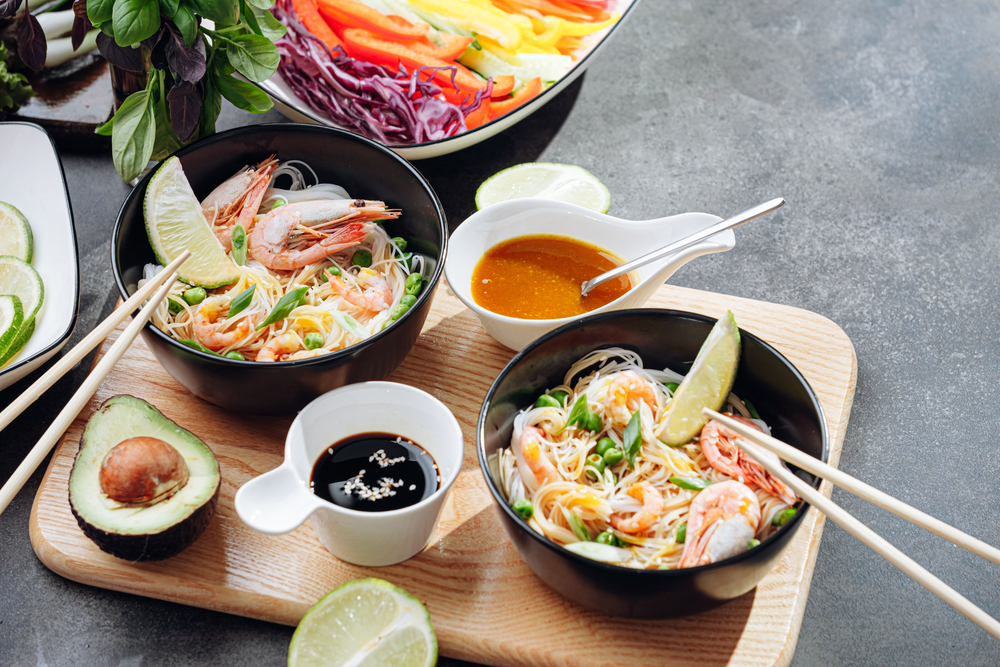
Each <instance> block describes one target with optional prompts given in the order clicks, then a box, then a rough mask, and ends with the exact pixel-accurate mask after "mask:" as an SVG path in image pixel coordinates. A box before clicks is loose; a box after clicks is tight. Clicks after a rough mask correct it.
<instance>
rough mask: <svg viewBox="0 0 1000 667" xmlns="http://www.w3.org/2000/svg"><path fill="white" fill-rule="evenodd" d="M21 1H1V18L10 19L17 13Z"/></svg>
mask: <svg viewBox="0 0 1000 667" xmlns="http://www.w3.org/2000/svg"><path fill="white" fill-rule="evenodd" d="M20 6H21V0H0V18H8V17H11V16H13V15H14V14H16V13H17V9H18V7H20Z"/></svg>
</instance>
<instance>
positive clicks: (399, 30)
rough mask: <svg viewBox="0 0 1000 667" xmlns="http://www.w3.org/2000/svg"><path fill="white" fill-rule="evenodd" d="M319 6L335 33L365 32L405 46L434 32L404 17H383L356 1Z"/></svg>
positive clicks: (325, 1) (324, 0) (330, 0)
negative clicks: (358, 30) (347, 31)
mask: <svg viewBox="0 0 1000 667" xmlns="http://www.w3.org/2000/svg"><path fill="white" fill-rule="evenodd" d="M318 3H319V11H320V13H321V14H322V15H323V17H324V18H325V19H326V20H327V22H329V23H332V24H333V25H331V26H330V27H331V28H334V29H337V28H338V27H339V28H340V29H344V28H361V29H362V30H368V31H369V32H372V33H374V34H376V35H378V36H379V37H381V38H382V39H395V40H400V41H404V42H412V41H413V40H415V39H420V38H421V37H423V36H424V35H425V34H427V31H428V30H430V26H429V25H427V24H426V23H411V22H409V21H407V20H406V19H404V18H403V17H402V16H396V15H395V14H383V13H382V12H380V11H378V10H377V9H372V8H371V7H369V6H368V5H364V4H361V3H360V2H355V0H318ZM338 32H339V31H338Z"/></svg>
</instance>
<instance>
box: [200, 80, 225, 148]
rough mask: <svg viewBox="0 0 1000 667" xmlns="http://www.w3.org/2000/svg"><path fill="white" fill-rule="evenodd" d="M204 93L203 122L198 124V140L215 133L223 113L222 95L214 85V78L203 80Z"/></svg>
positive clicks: (202, 98) (202, 101)
mask: <svg viewBox="0 0 1000 667" xmlns="http://www.w3.org/2000/svg"><path fill="white" fill-rule="evenodd" d="M201 85H202V86H203V92H202V97H201V121H200V122H199V123H198V138H204V137H207V136H209V135H210V134H214V133H215V121H216V120H218V119H219V113H220V112H221V111H222V95H220V94H219V89H218V88H216V87H215V84H214V83H212V77H209V76H206V77H205V78H203V79H202V80H201Z"/></svg>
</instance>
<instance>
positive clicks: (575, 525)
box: [563, 509, 593, 542]
mask: <svg viewBox="0 0 1000 667" xmlns="http://www.w3.org/2000/svg"><path fill="white" fill-rule="evenodd" d="M563 512H565V514H566V521H568V522H569V527H570V530H572V531H573V534H574V535H576V536H577V537H578V538H579V539H580V540H582V541H584V542H590V541H591V540H592V539H593V538H591V537H590V531H589V530H587V526H586V525H585V524H584V523H583V520H582V519H581V518H580V517H578V516H577V515H576V514H574V513H573V512H571V511H570V510H567V509H563Z"/></svg>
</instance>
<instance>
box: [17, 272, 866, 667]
mask: <svg viewBox="0 0 1000 667" xmlns="http://www.w3.org/2000/svg"><path fill="white" fill-rule="evenodd" d="M443 283H444V281H442V286H441V287H440V288H439V290H438V293H437V295H436V297H435V301H434V307H433V309H432V311H431V314H430V316H429V318H428V320H427V324H426V325H425V327H424V330H423V333H422V334H421V337H420V338H419V340H418V341H417V343H416V345H415V346H414V348H413V350H412V352H411V353H410V355H409V356H408V357H407V358H406V360H405V361H404V362H403V364H402V365H401V366H400V367H399V368H398V369H397V370H396V371H395V372H394V373H393V374H392V376H390V378H389V379H390V380H393V381H396V382H401V383H404V384H409V385H413V386H416V387H420V388H421V389H424V390H426V391H428V392H430V393H431V394H433V395H434V396H436V397H437V398H438V399H440V400H441V401H443V402H444V403H445V404H446V405H447V406H448V407H449V408H451V410H452V411H453V412H454V413H455V416H456V417H457V418H458V421H459V423H460V424H461V426H462V430H463V433H464V434H465V462H464V465H463V468H462V472H461V473H460V475H459V478H458V481H457V482H456V483H455V486H454V487H453V490H452V493H451V496H450V498H449V500H448V501H447V504H446V506H445V510H444V513H443V518H442V521H441V524H440V526H439V527H438V530H437V531H436V533H435V536H434V537H433V538H432V541H431V544H430V546H428V547H427V548H426V549H425V550H424V551H423V552H422V553H421V554H420V555H418V556H416V557H415V558H412V559H410V560H409V561H406V562H405V563H401V564H399V565H394V566H392V567H386V568H363V567H358V566H354V565H350V564H347V563H344V562H341V561H338V560H336V559H335V558H333V556H331V555H330V554H329V553H328V552H327V551H325V550H324V549H323V547H322V546H321V545H320V543H319V541H318V540H317V539H316V535H315V533H314V531H313V529H312V526H311V524H310V523H308V522H307V523H306V524H304V525H303V526H302V527H300V528H299V529H298V530H296V531H294V532H292V533H290V534H288V535H284V536H280V537H267V536H264V535H260V534H258V533H255V532H253V531H252V530H250V529H249V528H247V527H246V526H244V525H243V523H242V522H241V521H240V520H239V518H238V517H237V515H236V512H235V510H234V507H233V496H234V494H235V493H236V490H237V489H238V488H239V487H240V486H241V485H242V484H243V483H245V482H246V481H247V480H249V479H251V478H252V477H255V476H257V475H259V474H261V473H263V472H266V471H267V470H271V469H272V468H275V467H277V466H278V465H279V464H280V462H281V460H282V452H283V447H284V437H285V432H286V430H287V428H288V425H289V424H290V423H291V417H282V418H275V417H267V418H264V417H252V416H247V415H235V414H230V413H227V412H225V411H224V410H222V409H220V408H217V407H215V406H213V405H210V404H208V403H205V402H204V401H201V400H200V399H197V398H195V397H194V396H192V395H191V394H189V393H188V392H187V391H186V390H185V389H184V388H182V387H181V386H180V385H179V384H178V383H177V382H175V381H174V380H173V378H171V377H170V376H169V375H167V373H166V372H165V371H164V370H163V369H162V368H161V367H160V366H159V364H157V362H156V361H155V360H154V358H153V357H152V355H151V354H150V352H149V350H148V349H147V348H146V346H145V345H144V344H143V343H142V341H141V339H139V340H136V342H135V343H134V344H133V345H132V347H131V349H130V350H128V352H127V353H126V354H125V356H124V357H123V358H122V360H121V361H120V362H119V363H118V365H117V367H116V368H115V369H114V370H113V371H112V373H111V374H110V375H109V376H108V378H107V379H106V380H105V381H104V384H102V385H101V388H100V389H99V390H98V392H97V395H96V396H95V397H94V399H93V400H92V401H91V402H90V404H89V405H88V406H87V407H86V408H85V409H84V410H83V412H82V413H81V418H80V419H78V420H77V421H76V422H74V424H73V425H72V426H71V427H70V429H69V431H67V433H66V435H65V436H64V437H63V439H62V441H61V442H60V444H59V445H58V447H57V448H56V452H55V455H54V456H53V458H52V462H51V463H50V465H49V468H48V471H47V472H46V474H45V478H44V479H43V480H42V485H41V487H40V489H39V491H38V495H37V496H36V497H35V503H34V506H33V507H32V511H31V543H32V545H33V547H34V549H35V552H36V553H37V554H38V557H39V558H40V559H41V560H42V562H43V563H45V565H46V566H48V567H49V568H50V569H52V570H53V571H55V572H57V573H58V574H61V575H62V576H64V577H67V578H69V579H72V580H74V581H78V582H82V583H86V584H91V585H93V586H100V587H102V588H110V589H113V590H117V591H125V592H128V593H135V594H137V595H144V596H147V597H153V598H159V599H163V600H170V601H173V602H179V603H182V604H189V605H194V606H198V607H204V608H207V609H215V610H218V611H223V612H227V613H231V614H239V615H241V616H249V617H251V618H257V619H262V620H266V621H272V622H275V623H284V624H288V625H295V624H296V623H298V621H299V619H300V618H301V617H302V615H303V614H304V613H305V612H306V610H307V609H308V608H309V607H310V606H311V605H312V604H313V603H314V602H316V600H318V599H319V598H320V597H321V596H322V595H323V594H325V593H326V592H327V591H329V590H331V589H333V588H334V587H336V586H338V585H339V584H341V583H343V582H345V581H348V580H351V579H357V578H361V577H380V578H382V579H387V580H389V581H391V582H392V583H394V584H396V585H398V586H401V587H403V588H405V589H406V590H408V591H409V592H411V593H413V594H414V595H417V596H419V597H420V598H421V599H422V600H424V601H425V602H426V604H427V606H428V608H429V609H430V612H431V617H432V619H433V622H434V627H435V629H436V631H437V635H438V639H439V641H440V650H441V654H442V655H445V656H448V657H452V658H459V659H463V660H469V661H472V662H477V663H484V664H487V665H497V666H499V665H505V666H506V665H551V666H573V667H584V666H588V665H594V666H595V667H596V666H598V665H600V666H602V667H607V666H610V665H627V666H629V667H634V666H636V665H769V666H770V665H787V664H788V663H789V661H790V660H791V658H792V653H793V652H794V650H795V643H796V641H797V639H798V634H799V625H800V623H801V621H802V614H803V611H804V609H805V605H806V598H807V596H808V594H809V585H810V582H811V580H812V571H813V567H814V565H815V562H816V552H817V550H818V548H819V540H820V535H821V534H822V528H823V521H822V519H821V517H820V515H819V512H810V513H809V516H808V517H807V519H806V520H805V521H804V522H803V523H802V525H801V526H800V528H799V531H798V533H797V534H796V536H795V538H794V539H793V540H792V542H791V544H790V546H789V548H788V550H787V551H786V553H785V555H784V557H783V558H782V559H781V561H780V562H779V563H778V565H777V567H775V569H774V571H772V572H771V573H770V574H769V575H768V576H767V577H766V578H765V579H764V580H763V581H762V582H761V584H760V585H759V586H758V587H757V588H756V589H755V590H754V591H751V592H750V593H748V594H746V595H744V596H743V597H741V598H739V599H737V600H734V601H732V602H730V603H728V604H726V605H723V606H722V607H720V608H718V609H716V610H713V611H711V612H708V613H705V614H701V615H698V616H694V617H690V618H682V619H676V620H669V621H636V620H624V619H616V618H611V617H606V616H603V615H601V614H599V613H595V612H592V611H588V610H585V609H583V608H581V607H578V606H576V605H574V604H572V603H570V602H568V601H566V600H565V599H563V598H562V597H560V596H559V595H557V594H556V593H555V592H553V591H552V590H550V589H549V588H547V587H546V586H545V585H544V584H543V583H542V582H541V580H539V579H538V578H537V577H536V576H535V575H534V574H533V573H532V572H531V570H529V569H528V567H527V565H525V564H524V562H523V561H522V560H521V558H520V557H519V556H518V554H517V552H516V551H515V550H514V547H513V546H512V545H511V543H510V541H509V540H508V539H507V536H506V534H505V533H504V530H503V528H502V527H501V525H500V522H499V519H498V518H497V514H496V512H497V510H496V509H495V508H494V507H492V504H493V500H492V498H491V496H490V494H489V491H488V490H487V488H486V484H485V482H484V480H483V477H482V474H481V473H480V470H479V464H478V462H477V458H476V450H475V444H476V442H475V427H476V419H477V416H478V412H479V408H480V405H481V404H482V401H483V398H484V397H485V395H486V391H487V389H488V388H489V386H490V384H491V383H492V381H493V379H494V378H495V377H496V375H497V374H498V373H499V371H500V369H501V368H502V367H503V366H504V364H506V363H507V362H508V361H509V360H510V359H511V357H513V355H514V353H513V352H511V351H510V350H508V349H506V348H504V347H501V346H500V345H499V344H498V343H496V342H494V341H493V339H492V338H490V337H489V336H488V335H487V334H486V333H485V331H484V330H483V329H482V327H481V326H480V325H479V323H478V321H477V320H476V318H475V316H474V315H473V314H472V313H471V312H470V311H469V310H468V309H466V308H465V307H464V306H463V305H462V303H461V302H460V301H458V299H456V298H455V296H454V295H453V294H452V293H451V291H450V290H449V289H448V287H447V285H444V284H443ZM647 305H648V306H650V307H660V308H674V309H678V310H688V311H694V312H697V313H703V314H705V315H709V316H712V317H718V316H719V315H721V314H722V313H723V312H724V311H725V310H726V309H731V310H732V311H733V312H734V313H735V315H736V321H737V322H739V324H740V326H742V327H743V328H744V329H746V330H748V331H751V332H753V333H755V334H757V335H758V336H760V337H761V338H763V339H764V340H766V341H767V342H769V343H771V344H772V345H774V347H776V348H777V349H778V350H780V351H781V352H782V353H783V354H784V355H785V356H787V357H788V358H789V359H790V360H791V361H792V363H794V364H795V365H796V366H797V367H798V368H799V370H800V371H802V373H803V374H804V375H805V377H806V378H807V379H808V380H809V383H810V384H811V385H812V387H813V388H814V389H815V390H816V393H817V394H818V395H819V398H820V400H821V401H822V403H823V409H824V410H825V412H826V417H827V419H828V421H829V423H828V426H829V432H830V463H831V464H832V465H836V464H837V461H838V459H839V457H840V449H841V445H842V444H843V439H844V429H845V428H846V426H847V419H848V416H849V414H850V411H851V403H852V401H853V398H854V388H855V381H856V377H857V361H856V358H855V355H854V347H853V345H852V344H851V341H850V340H849V339H848V338H847V335H846V334H845V333H844V332H843V331H842V330H841V329H840V328H839V327H838V326H837V325H835V324H834V323H833V322H831V321H830V320H828V319H826V318H824V317H822V316H820V315H817V314H815V313H811V312H808V311H804V310H800V309H797V308H791V307H788V306H781V305H775V304H770V303H762V302H759V301H751V300H748V299H741V298H736V297H729V296H722V295H719V294H711V293H707V292H699V291H695V290H690V289H683V288H678V287H670V286H664V287H662V288H661V289H660V290H659V291H658V292H657V293H656V295H655V296H654V297H653V299H651V300H650V302H649V303H648V304H647ZM123 326H124V325H123ZM117 336H118V332H116V333H114V334H112V335H111V337H109V339H108V341H106V342H105V349H106V347H107V345H109V344H110V343H111V342H112V341H113V340H114V339H115V338H117ZM122 393H128V394H132V395H134V396H138V397H140V398H143V399H145V400H147V401H149V402H150V403H152V404H153V405H155V406H157V407H158V408H159V409H160V410H161V411H162V412H163V413H164V414H165V415H166V416H167V417H169V418H170V419H172V420H174V421H176V422H177V423H179V424H181V425H182V426H185V427H187V428H189V429H191V430H192V431H193V432H194V433H196V434H198V435H199V436H200V437H201V438H202V439H204V440H205V442H206V443H208V444H209V445H210V446H211V447H212V449H213V450H214V451H215V454H216V456H218V458H219V462H220V465H221V468H222V475H223V482H222V491H221V495H220V498H219V503H218V507H217V510H216V514H215V517H214V518H213V519H212V523H211V524H210V525H209V527H208V529H207V530H206V532H205V534H204V535H202V537H201V538H200V539H199V540H198V541H197V542H196V543H195V544H194V545H193V546H191V547H190V548H188V549H187V550H186V551H184V552H183V553H181V554H180V555H179V556H176V557H174V558H172V559H169V560H167V561H163V562H159V563H135V564H133V563H129V562H126V561H122V560H118V559H116V558H114V557H113V556H109V555H108V554H105V553H104V552H102V551H100V550H99V549H98V548H97V547H96V546H95V545H94V544H93V543H92V542H90V540H88V539H87V538H86V537H85V536H84V535H83V533H82V532H81V531H80V529H79V528H78V527H77V524H76V521H75V519H74V518H73V515H72V514H71V513H70V509H69V502H68V495H67V480H68V477H69V472H70V468H71V466H72V464H73V459H74V456H75V454H76V451H77V447H78V443H79V439H80V434H81V433H82V430H83V424H84V421H85V419H86V417H89V415H90V414H91V413H92V412H93V410H94V409H95V408H96V406H97V405H98V404H99V403H100V402H101V401H104V400H105V399H106V398H108V397H109V396H112V395H115V394H122ZM823 490H824V492H825V493H826V494H827V495H829V493H830V489H829V487H828V485H826V484H824V489H823Z"/></svg>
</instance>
